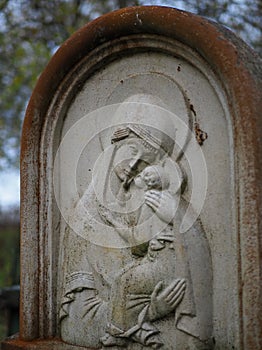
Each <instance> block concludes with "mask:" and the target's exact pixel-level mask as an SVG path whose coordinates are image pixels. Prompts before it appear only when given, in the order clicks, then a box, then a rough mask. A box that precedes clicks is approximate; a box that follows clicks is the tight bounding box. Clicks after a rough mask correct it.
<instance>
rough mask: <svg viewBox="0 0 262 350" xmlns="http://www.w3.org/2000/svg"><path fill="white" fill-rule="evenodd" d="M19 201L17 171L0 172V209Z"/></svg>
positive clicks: (18, 177) (16, 203)
mask: <svg viewBox="0 0 262 350" xmlns="http://www.w3.org/2000/svg"><path fill="white" fill-rule="evenodd" d="M19 201H20V176H19V171H14V170H12V171H11V170H9V171H3V172H0V209H1V208H5V207H9V206H13V205H18V204H19Z"/></svg>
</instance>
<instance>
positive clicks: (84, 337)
mask: <svg viewBox="0 0 262 350" xmlns="http://www.w3.org/2000/svg"><path fill="white" fill-rule="evenodd" d="M163 106H164V104H163V102H162V101H161V100H160V99H159V98H158V97H157V96H152V95H147V94H139V95H133V96H131V97H130V98H128V99H127V100H125V101H124V102H123V103H122V104H121V105H120V106H119V107H118V108H117V109H116V113H115V115H114V116H111V122H112V125H115V123H114V120H117V126H115V127H114V126H113V127H111V128H110V129H109V130H110V131H111V135H110V139H109V135H108V140H105V142H106V141H108V148H106V149H105V150H104V154H103V155H102V156H101V157H100V158H99V159H98V164H97V165H96V167H95V169H96V170H95V171H94V174H93V179H92V181H91V183H90V184H89V186H88V188H87V189H86V190H85V191H84V193H83V195H82V197H81V198H80V199H79V201H78V202H77V204H76V206H75V208H74V210H73V214H72V215H71V219H70V220H69V227H67V228H66V235H65V241H64V242H65V246H66V247H67V249H66V250H67V254H68V257H67V259H68V260H69V261H70V254H72V256H73V260H74V262H75V264H76V265H75V268H76V270H75V271H71V270H72V265H71V266H70V262H69V265H68V269H67V270H66V272H65V286H64V295H63V298H62V302H61V313H60V322H61V330H62V338H63V339H64V340H65V341H67V342H69V343H72V344H76V345H83V346H89V347H100V346H104V347H109V348H110V347H114V346H118V347H129V348H130V349H133V348H134V349H135V348H136V346H137V344H140V346H141V345H142V346H144V347H151V348H152V349H158V348H161V347H163V348H170V347H169V346H168V344H172V346H171V348H172V349H181V348H184V349H186V348H188V349H210V348H212V345H211V335H212V264H211V258H210V252H209V247H208V242H207V239H206V235H205V232H204V229H203V227H202V225H201V222H200V220H199V219H196V218H195V219H193V220H192V224H191V225H190V226H189V229H187V230H186V232H183V230H182V231H181V227H182V221H183V219H184V218H185V215H187V216H189V214H188V213H189V211H188V207H189V203H187V201H186V200H185V199H184V198H183V191H184V188H185V185H186V176H185V175H184V174H183V173H182V172H179V171H178V170H177V169H179V167H178V164H177V163H176V161H174V160H172V155H173V152H174V146H175V144H176V131H177V130H176V129H177V128H176V127H175V125H174V122H173V121H172V119H171V117H172V113H170V112H168V111H167V110H165V109H164V108H163ZM153 125H154V126H153ZM156 126H157V128H156ZM110 143H111V146H110ZM182 151H183V150H182ZM172 166H173V169H172ZM170 167H171V168H170ZM175 169H176V171H175ZM170 170H171V171H170ZM186 213H187V214H186ZM188 220H189V221H190V218H188ZM77 234H79V235H80V236H82V237H84V238H85V241H86V243H85V244H84V247H82V248H83V250H82V249H81V248H76V249H77V252H75V251H73V252H71V253H70V250H71V248H72V247H73V245H72V241H73V240H74V239H75V237H74V236H76V235H77ZM106 235H107V237H105V236H106ZM98 236H102V237H103V236H104V238H100V239H98V238H97V237H98ZM112 242H118V244H117V246H116V245H115V243H112ZM76 254H77V255H76ZM83 257H84V260H85V262H84V263H83V262H80V260H81V259H83ZM78 259H79V261H77V260H78ZM203 306H204V309H203ZM163 327H166V328H167V329H169V330H170V332H171V333H170V334H169V336H168V339H166V335H164V334H163V332H162V331H161V329H162V328H163Z"/></svg>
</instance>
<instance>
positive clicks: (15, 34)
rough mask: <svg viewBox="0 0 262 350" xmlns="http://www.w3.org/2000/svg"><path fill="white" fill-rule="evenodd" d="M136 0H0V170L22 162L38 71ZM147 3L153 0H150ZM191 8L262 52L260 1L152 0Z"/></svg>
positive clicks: (261, 11) (261, 7)
mask: <svg viewBox="0 0 262 350" xmlns="http://www.w3.org/2000/svg"><path fill="white" fill-rule="evenodd" d="M145 3H146V1H144V0H141V1H135V0H99V1H94V0H89V1H86V0H53V1H46V0H20V1H16V0H0V24H1V25H0V84H1V89H2V98H1V100H0V170H1V169H3V168H4V167H6V166H8V165H13V166H18V154H19V139H20V137H19V136H20V130H21V121H22V118H23V115H24V112H25V108H26V104H27V102H28V100H29V97H30V94H31V92H32V90H33V87H34V85H35V83H36V80H37V77H38V75H39V74H40V73H41V72H42V71H43V69H44V67H45V65H46V64H47V62H48V61H49V59H50V58H51V56H52V54H53V53H54V52H55V51H56V49H57V48H58V47H59V46H60V45H61V43H62V42H63V41H65V40H66V39H67V38H68V37H69V36H70V35H71V34H72V33H73V32H75V31H76V30H77V29H78V28H80V27H81V26H82V25H83V24H85V23H87V22H88V21H90V20H91V19H93V18H95V17H97V16H99V15H101V14H103V13H106V12H109V11H112V10H114V9H117V8H120V7H127V6H135V5H142V4H145ZM147 3H148V2H147ZM151 4H158V5H161V4H162V5H170V6H173V7H177V8H180V9H184V10H188V11H191V12H194V13H197V14H200V15H203V16H206V17H208V18H211V19H213V20H216V21H218V22H220V23H222V24H226V25H227V26H228V27H230V28H232V29H233V30H234V31H235V32H236V33H238V34H239V35H241V36H242V37H243V38H244V40H246V41H247V42H248V43H249V44H250V45H251V46H253V47H254V48H255V49H256V50H257V51H258V52H262V43H261V39H262V4H261V1H260V0H242V1H239V0H231V1H229V0H213V1H210V0H188V1H186V2H185V1H181V0H173V1H171V0H170V1H151Z"/></svg>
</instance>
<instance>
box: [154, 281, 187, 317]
mask: <svg viewBox="0 0 262 350" xmlns="http://www.w3.org/2000/svg"><path fill="white" fill-rule="evenodd" d="M185 289H186V282H185V280H184V279H176V280H174V281H173V282H172V283H171V284H170V285H169V286H167V287H166V288H163V282H159V283H158V284H157V285H156V286H155V289H154V291H153V293H152V295H151V301H150V306H149V309H148V318H149V320H150V321H154V320H156V319H158V318H162V317H164V316H166V315H168V314H169V313H170V312H172V311H174V310H175V309H176V307H177V306H178V305H179V303H180V302H181V301H182V299H183V297H184V294H185Z"/></svg>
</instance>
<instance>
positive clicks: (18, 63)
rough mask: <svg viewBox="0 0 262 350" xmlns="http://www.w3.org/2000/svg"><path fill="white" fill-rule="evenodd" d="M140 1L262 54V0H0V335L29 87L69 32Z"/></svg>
mask: <svg viewBox="0 0 262 350" xmlns="http://www.w3.org/2000/svg"><path fill="white" fill-rule="evenodd" d="M138 5H163V6H171V7H175V8H178V9H181V10H186V11H189V12H193V13H195V14H198V15H201V16H205V17H207V18H209V19H211V20H213V21H216V22H218V23H220V24H223V25H225V26H226V27H228V28H229V29H231V30H232V31H233V32H235V33H236V34H237V35H238V36H240V37H241V38H242V39H243V40H244V41H246V42H247V44H248V45H250V46H251V47H252V48H253V49H254V50H255V51H256V52H257V53H258V55H261V54H262V1H261V0H212V1H211V0H187V1H180V0H173V1H171V0H170V1H143V0H139V1H138V0H137V1H131V0H96V1H92V0H52V1H47V0H0V86H1V88H0V91H1V96H0V340H1V339H4V338H6V337H7V336H9V335H11V334H14V333H16V332H18V303H19V147H20V146H19V145H20V134H21V125H22V121H23V117H24V114H25V110H26V106H27V103H28V100H29V98H30V95H31V93H32V90H33V88H34V86H35V84H36V81H37V78H38V76H39V74H40V73H41V72H42V71H43V69H44V67H45V66H46V64H47V63H48V61H49V60H50V58H51V56H52V55H53V54H54V53H55V51H56V50H57V49H58V47H59V46H60V45H61V44H62V43H63V42H64V41H65V40H66V39H67V38H68V37H69V36H70V35H71V34H72V33H73V32H75V31H76V30H77V29H79V28H80V27H81V26H83V25H84V24H85V23H87V22H89V21H90V20H92V19H95V18H96V17H98V16H100V15H102V14H104V13H107V12H110V11H113V10H115V9H118V8H123V7H128V6H138Z"/></svg>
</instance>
